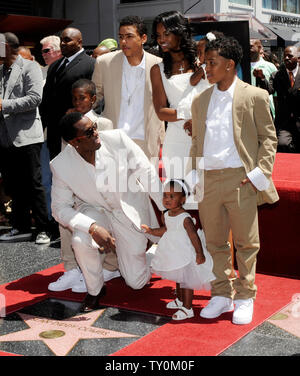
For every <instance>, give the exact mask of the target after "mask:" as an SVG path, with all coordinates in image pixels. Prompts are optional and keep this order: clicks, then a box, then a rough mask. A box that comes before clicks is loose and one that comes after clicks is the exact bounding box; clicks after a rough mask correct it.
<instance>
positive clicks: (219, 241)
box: [199, 167, 259, 299]
mask: <svg viewBox="0 0 300 376" xmlns="http://www.w3.org/2000/svg"><path fill="white" fill-rule="evenodd" d="M246 177H247V176H246V172H245V169H244V168H243V167H242V168H227V169H223V170H207V171H205V174H204V198H203V201H202V202H201V203H199V216H200V220H201V224H202V226H203V229H204V232H205V236H206V244H207V249H208V251H209V252H210V253H211V255H212V258H213V262H214V266H213V272H214V274H215V276H216V279H215V280H214V281H213V282H212V283H211V284H212V290H211V296H212V297H213V296H225V297H227V298H233V297H234V299H248V298H253V299H254V298H255V295H256V290H257V288H256V285H255V283H254V282H255V270H256V255H257V252H258V250H259V232H258V218H257V200H256V192H255V190H254V188H253V186H252V185H251V184H250V183H246V184H245V185H243V186H241V181H242V180H243V179H245V178H246ZM230 229H231V230H232V236H233V241H234V245H235V248H236V251H237V252H236V260H237V265H238V271H239V278H236V279H235V280H234V281H231V280H229V276H230V273H231V267H232V265H231V252H230V244H229V242H228V235H229V230H230Z"/></svg>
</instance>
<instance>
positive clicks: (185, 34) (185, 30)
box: [151, 11, 197, 78]
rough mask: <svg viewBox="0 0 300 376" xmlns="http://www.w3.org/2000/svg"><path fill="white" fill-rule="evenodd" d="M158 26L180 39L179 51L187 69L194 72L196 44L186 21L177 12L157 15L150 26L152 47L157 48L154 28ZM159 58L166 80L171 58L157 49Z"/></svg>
mask: <svg viewBox="0 0 300 376" xmlns="http://www.w3.org/2000/svg"><path fill="white" fill-rule="evenodd" d="M158 24H163V25H164V27H165V28H166V30H168V31H169V32H171V33H173V34H174V35H177V36H179V37H180V49H181V50H182V52H183V54H184V57H185V58H186V59H187V61H188V63H189V67H190V69H192V70H195V67H196V58H197V46H196V42H195V41H194V40H193V39H192V30H191V28H190V25H189V22H188V19H187V18H185V17H184V16H183V15H182V14H181V13H179V12H178V11H169V12H164V13H161V14H159V15H158V16H157V17H156V18H155V19H154V21H153V24H152V43H151V44H152V45H153V46H157V45H158V43H157V34H156V28H157V25H158ZM159 52H160V56H162V58H163V63H164V73H165V75H166V77H167V78H170V77H171V76H172V64H173V60H172V56H171V54H170V53H169V52H162V50H161V48H160V47H159Z"/></svg>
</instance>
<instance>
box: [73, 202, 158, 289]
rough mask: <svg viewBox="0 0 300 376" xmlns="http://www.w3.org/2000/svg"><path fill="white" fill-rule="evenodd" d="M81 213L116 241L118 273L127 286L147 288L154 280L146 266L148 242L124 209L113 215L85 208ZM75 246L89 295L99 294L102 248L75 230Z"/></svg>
mask: <svg viewBox="0 0 300 376" xmlns="http://www.w3.org/2000/svg"><path fill="white" fill-rule="evenodd" d="M80 211H81V212H82V213H84V214H86V215H87V216H89V217H90V218H92V219H94V220H95V222H96V223H97V224H98V225H99V226H102V227H104V228H105V229H106V230H108V231H109V232H110V233H111V234H112V236H113V237H114V238H115V239H116V253H117V258H118V264H119V270H120V273H121V275H122V277H123V278H124V279H125V282H126V284H127V285H128V286H130V287H131V288H133V289H141V288H142V287H144V286H145V284H146V283H147V282H148V281H149V280H150V278H151V272H150V268H149V266H148V265H147V264H146V248H147V242H148V239H147V238H146V236H145V234H144V233H143V232H142V231H140V230H138V229H137V228H136V227H135V226H134V224H133V223H132V222H131V221H130V220H129V219H128V218H127V217H126V215H125V214H124V213H123V211H122V210H114V211H113V212H112V213H110V212H108V211H105V210H103V209H101V210H97V209H95V208H93V207H90V206H87V205H84V208H81V209H80ZM72 247H73V250H74V252H75V256H76V260H77V262H78V265H79V266H80V269H81V271H82V273H83V276H84V279H85V282H86V286H87V290H88V293H89V294H91V295H98V293H99V292H100V290H101V288H102V286H103V284H104V280H103V273H102V264H103V261H104V258H105V254H101V253H100V252H99V250H98V248H99V246H98V245H97V244H96V243H95V241H94V240H93V239H92V237H91V235H90V234H87V233H84V232H82V231H78V230H76V229H75V230H74V231H73V237H72Z"/></svg>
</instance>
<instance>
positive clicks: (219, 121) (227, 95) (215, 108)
mask: <svg viewBox="0 0 300 376" xmlns="http://www.w3.org/2000/svg"><path fill="white" fill-rule="evenodd" d="M236 82H237V77H236V78H235V80H234V81H233V83H232V85H231V86H230V87H229V88H228V89H227V90H225V91H221V90H219V89H218V86H217V85H215V86H214V90H213V93H212V96H211V100H210V103H209V106H208V111H207V119H206V132H205V138H204V149H203V156H204V169H205V170H218V169H224V168H238V167H242V166H243V163H242V161H241V158H240V156H239V154H238V151H237V148H236V145H235V142H234V136H233V122H232V101H233V94H234V90H235V86H236ZM247 176H248V178H249V179H250V181H251V182H252V184H253V185H254V186H255V187H256V188H257V189H258V190H259V191H262V190H265V189H267V188H268V186H269V180H268V179H267V178H266V177H265V176H264V174H263V172H262V171H261V169H260V168H259V167H256V168H255V169H253V170H252V171H250V172H249V173H248V174H247Z"/></svg>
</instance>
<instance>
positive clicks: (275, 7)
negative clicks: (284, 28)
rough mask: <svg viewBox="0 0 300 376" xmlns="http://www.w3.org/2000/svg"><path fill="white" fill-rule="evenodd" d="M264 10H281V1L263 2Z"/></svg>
mask: <svg viewBox="0 0 300 376" xmlns="http://www.w3.org/2000/svg"><path fill="white" fill-rule="evenodd" d="M263 8H266V9H273V10H281V0H263Z"/></svg>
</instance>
